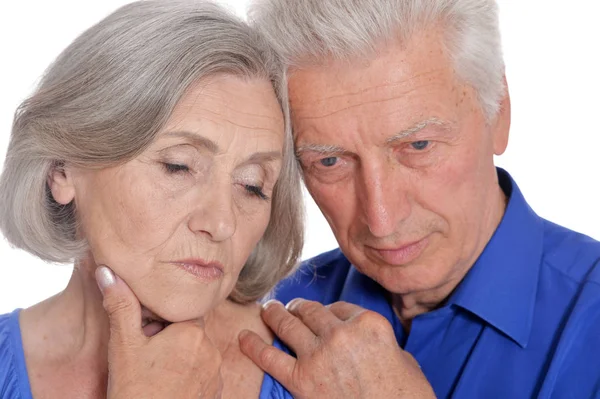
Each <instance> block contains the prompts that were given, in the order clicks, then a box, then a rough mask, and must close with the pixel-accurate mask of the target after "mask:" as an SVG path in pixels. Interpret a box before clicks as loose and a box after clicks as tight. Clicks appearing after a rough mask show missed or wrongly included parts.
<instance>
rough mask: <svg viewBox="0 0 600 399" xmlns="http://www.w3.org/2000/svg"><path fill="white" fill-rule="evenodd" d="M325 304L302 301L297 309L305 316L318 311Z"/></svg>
mask: <svg viewBox="0 0 600 399" xmlns="http://www.w3.org/2000/svg"><path fill="white" fill-rule="evenodd" d="M322 307H323V305H321V304H320V303H318V302H314V301H302V302H301V303H299V304H298V307H297V311H298V313H299V314H301V315H303V316H311V315H314V314H315V313H317V312H318V311H319V310H320V309H321V308H322Z"/></svg>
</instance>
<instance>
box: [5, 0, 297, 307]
mask: <svg viewBox="0 0 600 399" xmlns="http://www.w3.org/2000/svg"><path fill="white" fill-rule="evenodd" d="M217 74H227V75H233V76H238V77H241V78H244V79H245V78H248V79H251V78H261V79H266V80H269V81H271V82H272V84H273V86H274V89H275V92H276V95H277V97H278V100H279V103H280V104H281V106H282V109H283V113H284V117H285V129H286V131H285V134H286V137H285V141H284V143H285V144H284V154H283V157H284V163H283V167H282V171H281V175H280V178H279V180H278V182H277V185H276V186H275V190H274V192H273V195H272V211H271V220H270V223H269V225H268V227H267V229H266V232H265V234H264V236H263V237H262V239H261V241H260V243H259V244H258V246H257V248H256V249H255V250H254V252H253V253H252V255H251V256H250V258H249V259H248V261H247V263H246V265H245V266H244V269H243V270H242V272H241V275H240V278H239V280H238V283H237V285H236V287H235V289H234V291H233V292H232V293H231V296H230V298H231V299H233V300H235V301H238V302H249V301H253V300H256V299H258V298H260V297H262V296H263V295H264V294H265V293H266V292H267V291H269V290H270V289H271V288H272V287H273V285H274V284H275V283H277V282H278V281H279V280H280V279H281V278H283V277H284V276H285V275H287V274H288V273H289V272H290V271H291V270H292V268H293V267H294V266H295V265H296V263H297V261H298V258H299V256H300V253H301V250H302V245H303V208H302V205H303V204H302V192H301V177H300V171H299V168H298V164H297V162H296V160H295V157H294V151H293V141H292V138H291V128H290V122H289V109H288V101H287V85H286V79H285V72H284V69H283V67H282V64H281V61H280V59H279V57H277V55H276V54H275V52H274V51H273V50H272V49H271V47H270V46H269V45H268V43H267V41H265V40H263V39H262V36H261V35H259V34H258V33H257V32H256V31H254V30H252V29H251V28H250V27H249V26H248V25H247V24H246V23H244V22H243V21H241V20H240V19H239V18H237V17H236V16H235V15H234V14H232V13H230V12H227V11H226V10H224V9H223V8H221V7H220V6H218V5H216V4H212V3H209V2H198V1H178V0H175V1H173V0H163V1H160V0H151V1H139V2H135V3H131V4H129V5H126V6H124V7H122V8H120V9H118V10H117V11H115V12H114V13H113V14H111V15H109V16H108V17H106V18H105V19H104V20H102V21H100V22H99V23H98V24H96V25H95V26H93V27H91V28H90V29H89V30H87V31H86V32H84V33H83V34H82V35H81V36H79V37H78V38H77V39H76V40H75V41H74V42H73V43H72V44H71V45H70V46H69V47H68V48H67V49H66V50H64V52H63V53H62V54H61V55H60V56H59V57H58V58H57V59H56V61H55V62H54V63H53V64H52V65H51V66H50V67H49V69H48V70H47V71H46V73H45V75H44V77H43V79H42V80H41V83H40V85H39V87H38V88H37V89H36V90H35V92H34V93H33V95H32V96H31V97H30V98H29V99H27V100H26V101H24V102H23V104H21V106H20V107H19V108H18V109H17V111H16V113H15V119H14V123H13V129H12V134H11V139H10V143H9V147H8V152H7V156H6V161H5V164H4V170H3V173H2V176H1V177H0V204H1V206H0V229H1V230H2V232H3V233H4V235H5V236H6V238H7V239H8V241H9V242H10V243H11V244H12V245H13V246H15V247H17V248H21V249H24V250H26V251H28V252H30V253H32V254H34V255H37V256H38V257H40V258H41V259H44V260H46V261H52V262H71V261H73V260H76V259H79V258H81V257H82V256H85V253H86V251H87V250H88V245H87V243H86V242H85V241H82V240H80V239H77V238H76V231H77V223H78V222H77V215H76V212H75V204H74V203H71V204H69V205H66V206H62V205H59V204H58V203H57V202H55V201H54V199H53V197H52V195H51V193H50V190H49V187H48V183H47V179H48V176H49V173H50V171H52V170H53V169H54V168H61V167H62V166H63V165H67V164H68V165H74V166H77V167H83V168H104V167H108V166H114V165H118V164H122V163H125V162H127V161H129V160H131V159H133V158H135V157H136V156H137V155H139V154H140V153H141V152H143V151H144V150H145V149H146V148H147V147H148V146H149V145H150V144H151V143H152V142H153V140H154V139H155V137H156V135H157V133H158V132H159V131H160V130H161V128H162V127H163V126H164V125H165V123H166V121H167V120H168V118H169V117H170V115H171V113H172V111H173V109H174V107H175V105H176V103H177V102H178V101H179V99H180V98H181V97H182V96H183V94H184V93H185V92H186V90H187V89H188V88H189V87H190V86H191V85H192V84H193V83H195V82H197V81H198V80H199V79H203V78H206V77H209V76H213V75H217Z"/></svg>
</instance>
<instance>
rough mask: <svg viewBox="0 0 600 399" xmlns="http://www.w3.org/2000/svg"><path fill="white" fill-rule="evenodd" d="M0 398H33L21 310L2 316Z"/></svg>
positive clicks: (0, 324) (0, 317)
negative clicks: (24, 345)
mask: <svg viewBox="0 0 600 399" xmlns="http://www.w3.org/2000/svg"><path fill="white" fill-rule="evenodd" d="M0 398H2V399H33V397H32V396H31V389H30V388H29V376H28V375H27V367H26V366H25V354H24V353H23V343H22V340H21V328H20V327H19V310H15V311H14V312H12V313H9V314H6V315H3V316H0Z"/></svg>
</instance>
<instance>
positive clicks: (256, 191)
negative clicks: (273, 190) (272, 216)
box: [244, 184, 269, 201]
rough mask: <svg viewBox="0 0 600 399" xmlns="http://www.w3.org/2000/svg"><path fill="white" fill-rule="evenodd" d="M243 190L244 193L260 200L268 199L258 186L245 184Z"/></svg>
mask: <svg viewBox="0 0 600 399" xmlns="http://www.w3.org/2000/svg"><path fill="white" fill-rule="evenodd" d="M244 188H245V189H246V191H247V192H248V193H250V194H252V195H254V196H256V197H258V198H260V199H262V200H265V201H267V200H268V199H269V197H268V196H267V194H265V193H264V192H263V190H262V187H259V186H252V185H250V184H245V185H244Z"/></svg>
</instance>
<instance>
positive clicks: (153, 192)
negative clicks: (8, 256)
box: [0, 0, 302, 398]
mask: <svg viewBox="0 0 600 399" xmlns="http://www.w3.org/2000/svg"><path fill="white" fill-rule="evenodd" d="M285 92H286V88H285V83H284V79H283V76H282V74H281V69H280V65H279V64H278V60H277V57H275V55H274V54H273V53H272V52H271V50H270V49H269V47H268V46H266V45H265V44H264V42H263V41H262V39H261V38H260V37H259V36H258V35H257V34H255V33H254V32H253V31H252V30H250V29H249V28H248V27H247V26H246V25H245V24H244V23H243V22H241V21H240V20H238V19H237V18H235V17H234V16H232V15H229V14H228V13H226V12H224V11H223V10H222V9H220V8H219V7H218V6H215V5H211V4H207V3H198V2H181V1H171V0H165V1H143V2H137V3H132V4H130V5H128V6H125V7H123V8H121V9H119V10H117V11H116V12H115V13H113V14H112V15H110V16H108V17H107V18H106V19H104V20H103V21H101V22H100V23H98V24H97V25H95V26H94V27H92V28H90V29H89V30H88V31H86V32H85V33H83V34H82V35H81V36H80V37H79V38H78V39H76V40H75V41H74V42H73V43H72V44H71V45H70V46H69V47H68V48H67V49H66V50H65V51H64V52H63V53H62V54H61V55H60V56H59V57H58V59H57V60H56V61H55V63H54V64H53V65H52V66H51V67H50V68H49V69H48V71H47V73H46V74H45V76H44V78H43V80H42V82H41V84H40V86H39V88H38V89H37V90H36V91H35V93H34V94H33V95H32V96H31V97H30V98H29V99H28V100H26V101H25V102H24V103H23V104H22V105H21V107H20V108H19V109H18V111H17V113H16V117H15V121H14V126H13V130H12V136H11V141H10V145H9V148H8V154H7V157H6V163H5V167H4V170H3V174H2V177H1V181H0V203H1V204H2V206H1V207H0V227H1V229H2V232H3V233H4V235H5V236H6V238H7V239H8V240H9V242H10V243H12V245H14V246H15V247H17V248H21V249H24V250H26V251H28V252H30V253H32V254H35V255H36V256H38V257H40V258H41V259H44V260H47V261H52V262H74V264H75V268H74V272H73V276H72V278H71V280H70V282H69V284H68V286H67V288H66V289H65V290H64V291H63V292H62V293H60V294H59V295H56V296H55V297H52V298H49V299H47V300H46V301H44V302H42V303H39V304H37V305H35V306H33V307H31V308H29V309H25V310H21V311H19V310H16V311H15V312H13V313H11V314H8V315H4V316H1V317H0V397H2V398H31V397H38V398H41V397H44V398H69V397H76V398H92V397H107V396H108V397H111V398H133V397H165V398H166V397H168V398H171V397H178V398H180V397H181V398H183V397H196V398H197V397H214V396H218V395H219V393H220V392H221V391H222V394H223V397H227V398H230V397H231V398H241V397H243V398H252V397H261V398H262V397H265V398H267V397H268V398H271V397H279V395H283V394H284V392H283V389H282V388H281V386H279V385H278V384H277V383H276V382H275V381H273V380H272V379H271V378H270V377H269V376H268V375H267V376H264V375H263V373H262V371H260V370H259V369H258V368H257V367H255V366H254V364H253V363H252V362H251V361H250V360H249V359H247V358H246V357H244V355H243V354H242V353H241V351H240V349H239V343H238V334H239V333H240V332H242V331H243V330H246V329H247V330H251V331H253V332H255V333H257V334H259V335H260V336H261V337H263V339H265V340H267V341H270V342H273V336H272V335H271V333H270V331H269V329H268V328H267V327H266V326H265V325H264V324H263V323H262V321H261V319H260V307H259V305H257V304H256V300H257V299H258V298H260V297H262V296H263V295H264V294H265V293H267V291H268V290H270V289H271V288H272V286H273V285H274V284H275V283H276V282H277V281H278V280H279V279H281V278H282V277H283V276H285V275H286V274H287V273H288V272H289V271H290V270H291V269H292V267H293V266H294V265H295V263H296V261H297V258H298V256H299V252H300V250H301V246H302V219H301V214H302V212H301V191H300V177H299V171H298V169H297V165H296V162H295V159H294V156H293V149H292V141H291V137H290V129H289V124H288V119H287V109H286V98H285ZM282 108H283V112H282ZM95 275H96V277H97V281H96V278H95ZM97 284H98V285H97ZM98 286H99V287H100V289H98ZM24 289H26V287H24ZM103 295H104V297H103ZM275 345H278V343H277V342H275Z"/></svg>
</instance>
